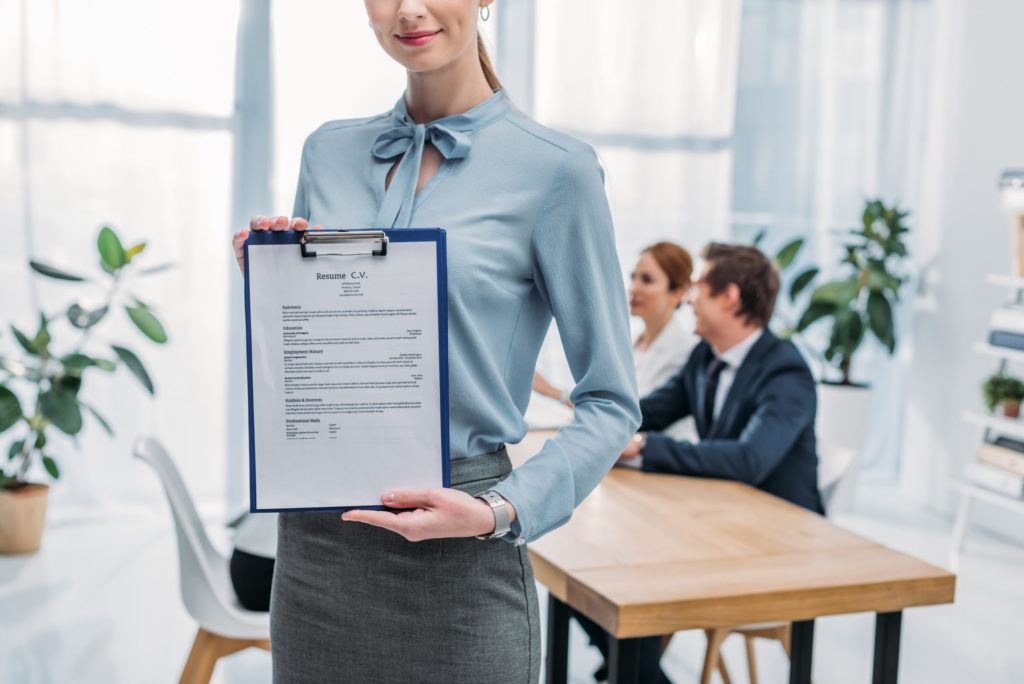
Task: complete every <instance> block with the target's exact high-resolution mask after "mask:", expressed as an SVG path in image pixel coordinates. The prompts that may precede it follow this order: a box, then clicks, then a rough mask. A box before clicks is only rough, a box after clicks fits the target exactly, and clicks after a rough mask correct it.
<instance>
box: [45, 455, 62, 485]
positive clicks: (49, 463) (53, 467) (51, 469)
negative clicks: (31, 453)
mask: <svg viewBox="0 0 1024 684" xmlns="http://www.w3.org/2000/svg"><path fill="white" fill-rule="evenodd" d="M43 467H44V468H46V472H48V473H50V477H52V478H53V479H54V480H56V479H59V478H60V469H59V468H58V467H57V462H56V461H54V460H53V459H52V458H50V457H49V456H43Z"/></svg>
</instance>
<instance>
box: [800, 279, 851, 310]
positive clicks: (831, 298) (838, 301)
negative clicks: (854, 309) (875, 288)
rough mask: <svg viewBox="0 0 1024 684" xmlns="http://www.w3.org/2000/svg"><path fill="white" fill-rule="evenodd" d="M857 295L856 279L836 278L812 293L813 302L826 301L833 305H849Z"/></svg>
mask: <svg viewBox="0 0 1024 684" xmlns="http://www.w3.org/2000/svg"><path fill="white" fill-rule="evenodd" d="M856 296H857V282H856V281H854V280H835V281H832V282H831V283H825V284H824V285H822V286H820V287H818V289H816V290H815V291H814V292H812V293H811V303H812V304H818V303H826V304H831V305H833V306H839V307H846V306H849V304H850V302H852V301H853V298H854V297H856Z"/></svg>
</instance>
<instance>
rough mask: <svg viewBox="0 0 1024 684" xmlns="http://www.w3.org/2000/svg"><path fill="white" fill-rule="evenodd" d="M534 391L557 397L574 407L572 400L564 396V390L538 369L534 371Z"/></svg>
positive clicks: (553, 397)
mask: <svg viewBox="0 0 1024 684" xmlns="http://www.w3.org/2000/svg"><path fill="white" fill-rule="evenodd" d="M533 391H534V392H537V393H538V394H543V395H544V396H546V397H551V398H552V399H557V400H558V401H560V402H562V403H563V404H565V405H566V406H568V407H569V408H572V402H571V401H569V400H568V399H566V398H565V397H563V396H562V390H560V389H558V388H557V387H555V386H554V385H552V384H551V383H550V382H548V381H547V379H546V378H545V377H544V376H543V375H541V374H540V373H538V372H537V371H534V372H533Z"/></svg>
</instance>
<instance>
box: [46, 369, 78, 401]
mask: <svg viewBox="0 0 1024 684" xmlns="http://www.w3.org/2000/svg"><path fill="white" fill-rule="evenodd" d="M51 384H52V385H53V386H55V387H58V388H60V389H62V390H64V391H65V392H68V393H69V394H71V395H72V396H77V395H78V390H80V389H82V376H81V375H73V374H66V375H58V376H57V377H55V378H54V379H53V380H52V381H51Z"/></svg>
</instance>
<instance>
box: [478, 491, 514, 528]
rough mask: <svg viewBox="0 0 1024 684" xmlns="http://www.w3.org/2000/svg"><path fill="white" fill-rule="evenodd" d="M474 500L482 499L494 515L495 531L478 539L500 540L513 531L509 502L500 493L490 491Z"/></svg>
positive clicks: (482, 493) (480, 494)
mask: <svg viewBox="0 0 1024 684" xmlns="http://www.w3.org/2000/svg"><path fill="white" fill-rule="evenodd" d="M474 498H477V499H480V500H481V501H483V502H484V503H486V504H487V505H488V506H490V507H491V512H492V513H493V514H494V531H493V532H491V533H490V534H481V535H478V536H477V539H498V538H499V537H504V536H505V535H506V534H508V533H509V530H511V529H512V513H511V512H510V511H509V507H508V501H505V497H503V496H502V495H501V494H498V492H496V491H494V490H492V489H488V490H487V491H486V492H480V493H479V494H476V495H475V497H474Z"/></svg>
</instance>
